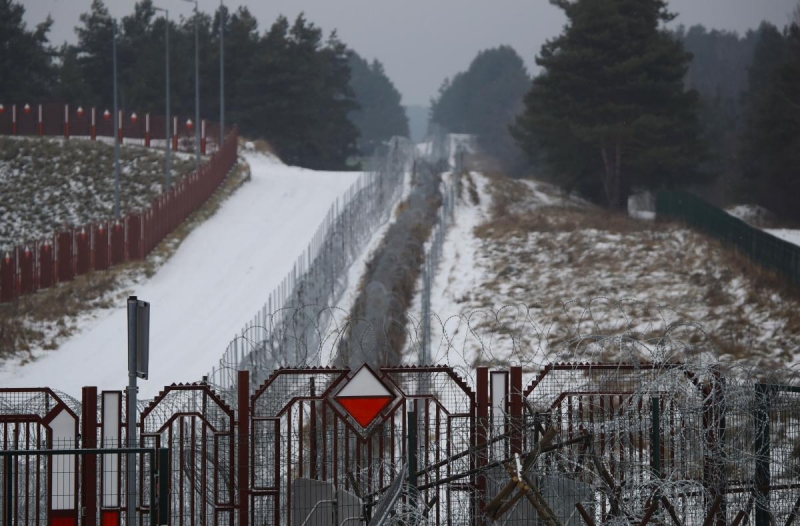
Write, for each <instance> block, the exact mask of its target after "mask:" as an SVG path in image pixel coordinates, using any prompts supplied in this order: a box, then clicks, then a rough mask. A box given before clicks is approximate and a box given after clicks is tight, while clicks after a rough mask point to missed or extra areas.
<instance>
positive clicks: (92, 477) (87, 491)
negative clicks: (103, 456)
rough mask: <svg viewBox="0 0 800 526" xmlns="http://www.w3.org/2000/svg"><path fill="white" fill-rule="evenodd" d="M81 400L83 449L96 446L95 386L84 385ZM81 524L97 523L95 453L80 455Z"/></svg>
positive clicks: (91, 525)
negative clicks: (81, 460)
mask: <svg viewBox="0 0 800 526" xmlns="http://www.w3.org/2000/svg"><path fill="white" fill-rule="evenodd" d="M82 395H83V396H82V400H81V445H82V446H83V448H84V449H94V448H96V447H97V387H84V388H83V393H82ZM82 457H83V466H82V468H83V469H81V508H83V513H82V514H81V515H82V517H81V524H83V526H94V525H95V524H97V455H82Z"/></svg>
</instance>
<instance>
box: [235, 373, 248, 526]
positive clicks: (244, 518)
mask: <svg viewBox="0 0 800 526" xmlns="http://www.w3.org/2000/svg"><path fill="white" fill-rule="evenodd" d="M237 387H238V393H237V396H238V406H239V408H238V414H237V417H238V421H237V426H236V431H237V433H238V435H239V436H238V442H239V449H238V462H237V463H238V472H237V478H236V481H237V484H236V485H237V488H238V492H239V524H238V526H247V524H248V522H249V519H250V510H249V503H250V500H249V499H250V494H249V488H248V484H249V481H250V463H249V462H250V372H249V371H239V377H238V386H237Z"/></svg>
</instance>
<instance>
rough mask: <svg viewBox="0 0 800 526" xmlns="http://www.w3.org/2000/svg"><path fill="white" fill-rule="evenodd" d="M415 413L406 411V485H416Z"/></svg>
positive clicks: (413, 486) (414, 486)
mask: <svg viewBox="0 0 800 526" xmlns="http://www.w3.org/2000/svg"><path fill="white" fill-rule="evenodd" d="M415 409H416V408H415ZM417 471H418V468H417V413H416V411H409V412H408V485H409V486H411V487H412V488H414V489H416V487H417Z"/></svg>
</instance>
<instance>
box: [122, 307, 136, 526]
mask: <svg viewBox="0 0 800 526" xmlns="http://www.w3.org/2000/svg"><path fill="white" fill-rule="evenodd" d="M137 305H138V300H137V298H136V296H130V297H128V410H127V414H126V415H125V420H126V422H127V439H128V447H129V448H133V447H136V414H137V411H136V336H137V330H136V307H137ZM126 464H127V465H126V473H127V478H126V488H125V489H126V492H127V495H128V498H127V501H126V511H125V520H126V524H128V525H130V526H135V525H136V524H138V522H137V521H136V453H128V454H127V461H126Z"/></svg>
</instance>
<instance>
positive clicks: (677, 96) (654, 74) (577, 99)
mask: <svg viewBox="0 0 800 526" xmlns="http://www.w3.org/2000/svg"><path fill="white" fill-rule="evenodd" d="M550 3H551V4H553V5H555V6H557V7H558V8H560V9H561V10H563V12H564V13H565V15H566V17H567V19H568V23H567V24H566V26H565V28H564V30H563V32H562V33H561V34H560V35H558V36H556V37H555V38H552V39H550V40H548V41H547V42H546V43H545V44H544V45H543V46H542V48H541V50H539V53H538V55H537V57H536V63H537V64H538V66H539V67H540V72H539V73H538V74H537V75H536V76H535V77H534V78H533V79H530V80H528V72H527V71H526V70H525V67H524V63H523V61H522V59H521V58H520V57H519V56H518V55H517V54H516V52H515V51H514V50H513V49H511V48H509V47H506V46H501V47H499V48H495V49H490V50H486V51H482V52H481V53H479V54H478V56H477V57H476V58H475V60H474V61H473V62H472V63H471V64H470V66H469V68H468V69H467V71H465V72H463V73H459V74H458V75H456V76H455V77H453V78H452V79H451V80H446V81H445V82H444V83H443V85H442V87H441V89H440V92H439V94H438V96H437V97H436V98H434V99H433V100H432V101H431V111H430V119H431V123H432V124H433V125H437V124H438V125H441V126H444V127H445V128H446V129H448V130H449V131H453V132H458V133H471V134H475V135H477V137H478V143H479V144H480V145H481V146H482V150H483V151H484V154H486V155H488V156H489V157H491V158H493V159H494V160H495V161H497V162H498V164H499V165H500V166H501V167H502V168H503V169H504V170H505V171H507V172H512V173H516V174H518V175H522V174H526V173H534V174H535V175H537V176H539V177H546V178H548V179H549V180H551V181H553V182H555V183H557V184H559V185H560V186H562V187H564V188H565V189H567V190H570V191H576V192H579V193H581V194H583V195H584V196H586V197H589V198H591V199H593V200H595V201H597V202H600V203H603V204H605V205H606V206H608V207H610V208H624V207H625V206H626V203H627V197H628V196H629V195H630V194H631V193H633V192H636V191H639V190H647V189H650V190H658V189H663V188H689V189H692V190H693V191H696V192H698V193H701V194H702V195H704V196H705V197H706V198H709V199H711V200H712V201H714V202H716V203H717V204H719V205H725V204H729V203H734V202H736V203H754V204H759V205H763V206H765V207H766V208H768V209H770V210H771V211H773V212H774V213H776V214H778V216H779V217H781V218H783V219H786V220H790V221H795V222H796V221H800V208H798V207H797V206H796V205H795V204H794V201H795V200H796V196H797V195H800V29H799V28H798V25H800V8H798V10H797V11H795V13H794V18H793V22H790V23H789V24H788V25H787V26H786V27H784V28H779V27H776V26H774V25H772V24H769V23H766V22H765V23H762V24H761V26H760V27H758V28H757V29H754V30H751V31H748V32H747V33H746V34H744V35H738V34H736V33H734V32H729V31H718V30H709V29H706V28H705V27H703V26H701V25H696V26H692V27H690V28H688V29H687V28H685V27H678V28H677V29H674V28H672V27H674V26H672V24H670V22H672V21H673V20H674V18H675V14H674V13H672V12H671V11H670V10H669V6H668V3H667V2H666V1H664V0H550ZM520 153H524V157H523V158H522V161H523V162H521V158H520Z"/></svg>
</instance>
